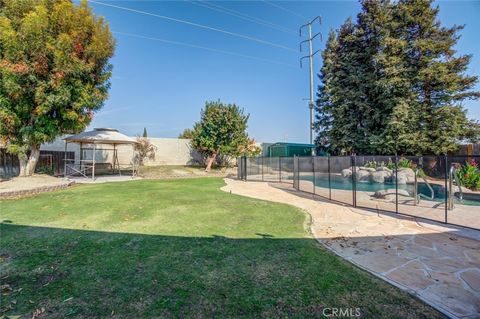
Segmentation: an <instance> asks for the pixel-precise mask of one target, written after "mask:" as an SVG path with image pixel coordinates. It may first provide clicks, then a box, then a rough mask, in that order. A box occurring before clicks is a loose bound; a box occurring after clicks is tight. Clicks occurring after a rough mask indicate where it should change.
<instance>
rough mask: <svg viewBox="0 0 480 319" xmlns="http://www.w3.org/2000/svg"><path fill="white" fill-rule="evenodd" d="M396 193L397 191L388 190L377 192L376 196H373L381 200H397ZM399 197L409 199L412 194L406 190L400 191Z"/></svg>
mask: <svg viewBox="0 0 480 319" xmlns="http://www.w3.org/2000/svg"><path fill="white" fill-rule="evenodd" d="M395 192H396V190H395V189H387V190H385V189H382V190H378V191H376V192H375V194H373V197H375V198H381V199H395V197H396V196H395ZM398 196H407V197H409V196H410V193H409V192H408V191H407V190H405V189H399V190H398Z"/></svg>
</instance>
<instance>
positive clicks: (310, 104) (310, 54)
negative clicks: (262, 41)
mask: <svg viewBox="0 0 480 319" xmlns="http://www.w3.org/2000/svg"><path fill="white" fill-rule="evenodd" d="M315 21H318V23H319V24H320V25H321V24H322V18H321V17H320V16H316V17H315V18H314V19H313V20H312V21H310V22H308V23H307V24H304V25H302V26H301V27H300V30H299V31H300V37H301V36H302V29H303V28H307V30H308V39H306V40H304V41H302V42H300V52H302V45H303V44H304V43H305V42H308V55H306V56H304V57H302V58H300V67H302V61H303V59H306V58H308V61H309V70H310V97H309V101H308V107H309V108H310V144H313V108H314V106H315V102H314V88H313V56H314V55H315V54H317V53H318V52H320V50H317V51H315V52H313V43H312V40H313V39H315V38H316V37H317V36H320V39H322V33H321V32H318V33H316V34H315V35H313V36H312V24H313V23H314V22H315Z"/></svg>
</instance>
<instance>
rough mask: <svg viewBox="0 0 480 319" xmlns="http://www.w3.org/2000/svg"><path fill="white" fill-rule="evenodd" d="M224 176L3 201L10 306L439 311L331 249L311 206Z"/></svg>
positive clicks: (179, 312) (376, 313) (123, 310)
mask: <svg viewBox="0 0 480 319" xmlns="http://www.w3.org/2000/svg"><path fill="white" fill-rule="evenodd" d="M223 184H224V183H223V181H222V180H221V179H218V178H199V179H181V180H163V181H156V180H141V181H132V182H125V183H109V184H97V185H83V186H77V187H74V188H72V189H69V190H64V191H58V192H55V193H45V194H41V195H38V196H36V197H33V198H25V199H19V200H7V201H0V214H1V220H3V223H2V224H1V229H0V231H1V233H0V236H1V238H0V239H1V241H0V254H1V264H0V272H1V273H0V276H1V278H2V283H1V284H2V296H1V305H0V306H1V311H2V312H1V313H0V315H2V314H7V315H22V316H29V317H30V316H31V315H32V313H33V312H34V311H35V310H36V309H41V308H44V309H45V312H44V313H43V314H42V315H41V316H40V318H42V316H43V317H45V318H65V317H73V318H75V317H77V318H85V317H88V318H95V317H112V318H141V317H195V318H207V317H219V318H223V317H236V318H238V317H244V318H253V317H270V318H272V317H294V318H305V317H312V318H318V317H321V313H322V309H323V307H342V308H360V309H361V313H362V317H369V318H373V317H375V318H387V317H388V318H434V317H440V315H439V313H437V312H436V311H434V310H433V309H432V308H430V307H429V306H426V305H425V304H423V303H422V302H420V301H418V300H417V299H415V298H413V297H411V296H409V295H408V294H406V293H404V292H401V291H400V290H398V289H396V288H394V287H392V286H390V285H389V284H387V283H384V282H383V281H381V280H379V279H376V278H375V277H373V276H371V275H370V274H368V273H366V272H364V271H362V270H359V269H357V268H355V267H353V266H352V265H350V264H349V263H347V262H346V261H343V260H341V259H340V258H338V257H336V256H334V255H332V254H331V253H330V252H328V251H326V250H325V249H323V248H322V247H321V246H320V245H319V244H318V243H317V242H316V241H315V240H314V239H312V238H311V237H310V235H309V234H308V232H307V231H306V229H307V221H308V218H307V216H306V215H305V214H304V213H303V212H302V211H300V210H298V209H296V208H293V207H291V206H288V205H283V204H276V203H270V202H265V201H260V200H255V199H250V198H246V197H241V196H236V195H231V194H228V193H224V192H222V191H221V190H220V187H221V186H222V185H223Z"/></svg>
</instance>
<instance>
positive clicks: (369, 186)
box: [300, 175, 480, 206]
mask: <svg viewBox="0 0 480 319" xmlns="http://www.w3.org/2000/svg"><path fill="white" fill-rule="evenodd" d="M300 178H301V179H302V180H308V181H312V176H301V177H300ZM329 185H330V187H331V188H332V189H340V190H350V191H351V190H352V187H353V184H352V179H351V178H345V177H342V176H338V175H331V176H330V182H329V180H328V175H322V176H316V178H315V186H317V187H322V188H328V187H329ZM430 186H432V189H433V192H434V198H433V199H432V198H431V191H430V189H429V188H428V186H427V184H425V183H420V182H419V183H418V189H417V192H418V194H419V195H420V196H421V198H422V199H425V200H433V201H436V202H444V201H445V186H443V185H438V184H433V183H432V184H430ZM356 187H357V191H360V192H372V193H375V192H376V191H380V190H387V189H395V184H393V183H371V182H357V183H356ZM398 189H399V190H400V189H403V190H406V191H408V193H409V194H410V195H412V196H413V193H414V186H413V185H412V184H406V185H398ZM455 202H456V203H458V204H462V205H471V206H480V201H478V200H474V199H464V200H462V201H460V200H459V199H458V198H457V199H456V201H455Z"/></svg>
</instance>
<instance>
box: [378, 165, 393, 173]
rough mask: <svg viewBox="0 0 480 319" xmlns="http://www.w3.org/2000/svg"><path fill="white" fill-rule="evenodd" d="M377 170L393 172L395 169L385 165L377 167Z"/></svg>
mask: <svg viewBox="0 0 480 319" xmlns="http://www.w3.org/2000/svg"><path fill="white" fill-rule="evenodd" d="M377 172H388V173H390V174H392V173H393V171H392V170H391V169H389V168H388V167H385V166H380V167H377Z"/></svg>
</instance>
